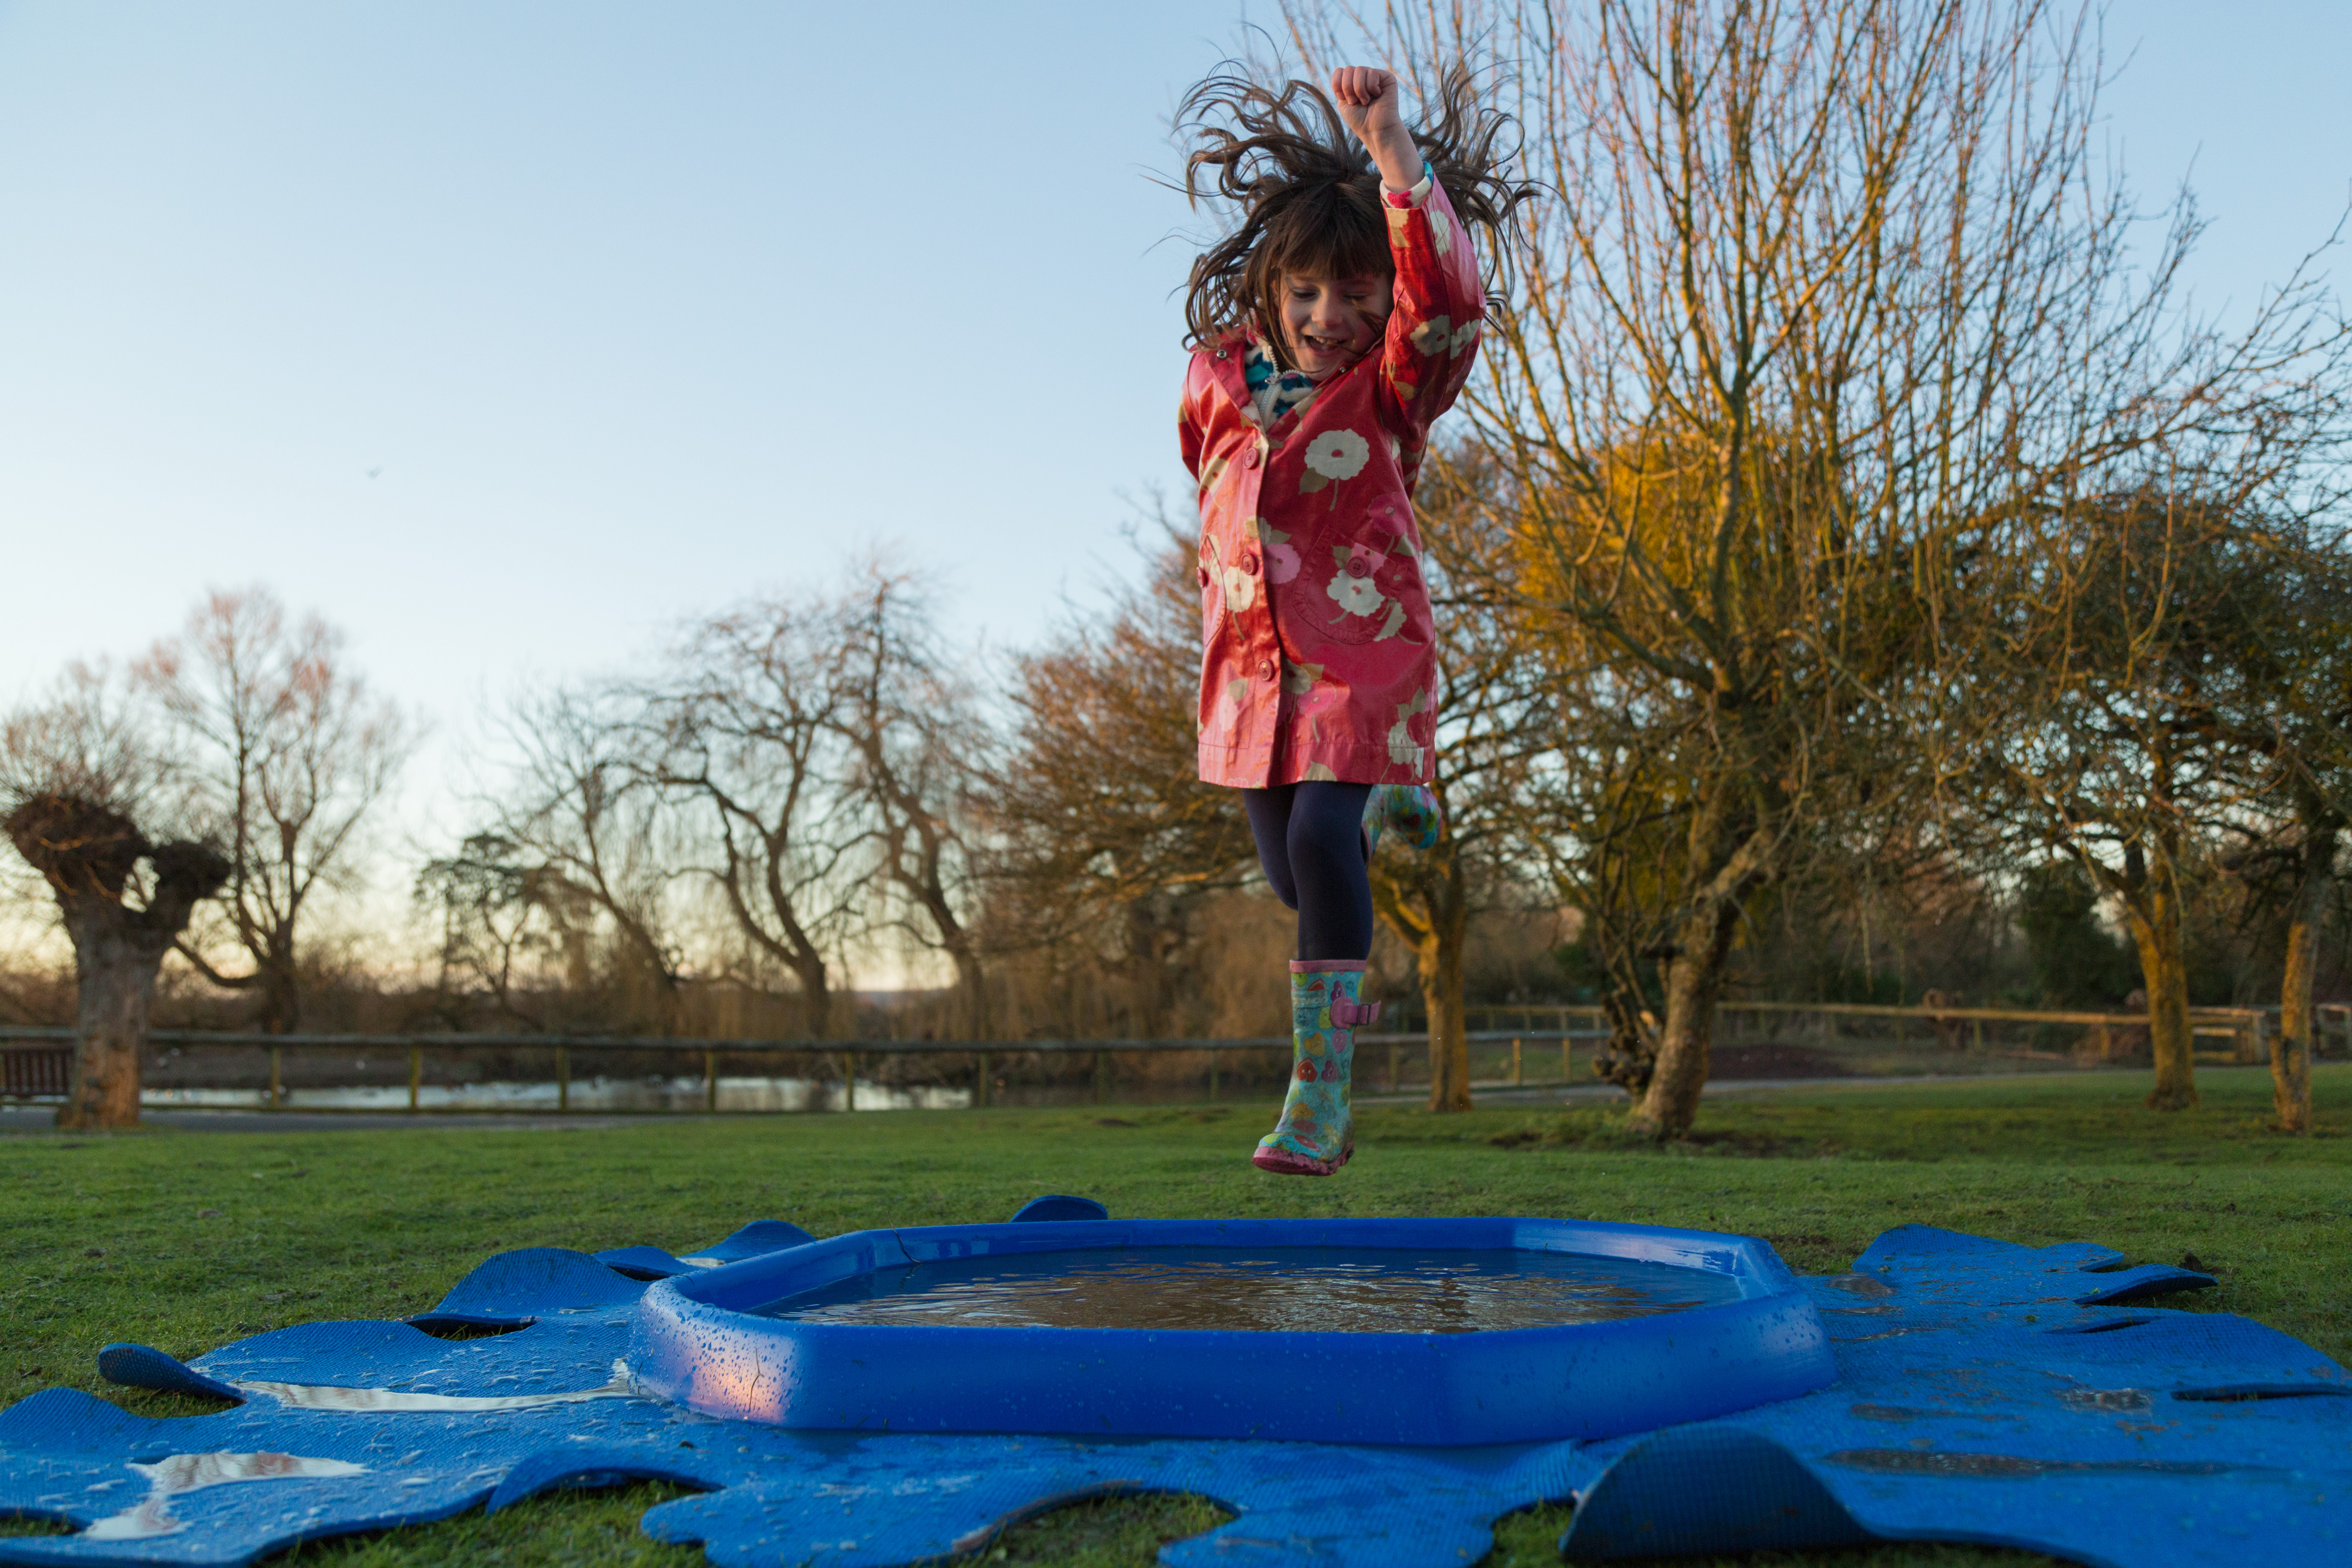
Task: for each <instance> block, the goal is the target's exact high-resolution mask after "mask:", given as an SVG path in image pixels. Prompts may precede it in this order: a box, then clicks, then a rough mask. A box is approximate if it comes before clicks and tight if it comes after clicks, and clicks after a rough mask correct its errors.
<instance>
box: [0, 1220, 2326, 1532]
mask: <svg viewBox="0 0 2352 1568" xmlns="http://www.w3.org/2000/svg"><path fill="white" fill-rule="evenodd" d="M762 1226H774V1228H773V1229H772V1230H763V1229H762V1228H761V1226H747V1227H745V1229H744V1230H743V1231H740V1232H738V1233H737V1234H736V1236H735V1237H730V1238H729V1241H728V1243H720V1244H715V1245H714V1246H713V1247H706V1248H701V1249H690V1250H688V1251H687V1252H684V1253H682V1254H672V1253H667V1252H661V1253H659V1256H660V1257H664V1258H669V1259H670V1260H671V1261H672V1262H674V1263H676V1264H677V1270H674V1271H683V1269H684V1268H689V1267H707V1266H708V1265H707V1264H704V1263H702V1262H701V1261H700V1260H702V1259H706V1258H724V1257H726V1256H727V1255H726V1254H722V1253H721V1252H720V1250H719V1249H720V1247H728V1246H729V1243H736V1244H738V1245H736V1246H735V1247H730V1253H731V1255H732V1256H733V1257H750V1256H756V1255H757V1254H756V1252H755V1251H753V1250H749V1249H748V1248H754V1247H758V1246H760V1245H761V1243H763V1242H765V1241H767V1240H770V1239H774V1240H775V1241H776V1242H777V1244H778V1245H785V1246H788V1245H792V1244H793V1241H794V1240H795V1239H796V1238H797V1237H799V1236H801V1235H803V1234H804V1233H799V1232H797V1231H796V1229H794V1227H790V1226H782V1225H780V1224H778V1223H777V1222H772V1221H771V1222H762ZM656 1252H659V1249H656V1248H642V1249H626V1250H625V1252H624V1253H622V1254H615V1255H605V1256H608V1257H612V1258H614V1262H616V1263H618V1264H619V1265H620V1267H618V1268H616V1267H614V1266H612V1265H610V1264H607V1263H600V1262H598V1261H596V1260H595V1259H594V1258H589V1257H586V1256H585V1255H583V1254H578V1253H569V1252H561V1251H556V1250H554V1249H547V1248H534V1249H529V1250H525V1251H521V1252H509V1253H502V1254H500V1255H499V1256H498V1257H496V1258H491V1259H489V1260H488V1261H487V1262H485V1263H484V1264H483V1265H482V1266H481V1267H480V1268H477V1269H475V1270H474V1271H473V1272H472V1273H471V1274H469V1275H467V1277H466V1278H465V1279H463V1280H460V1281H459V1282H458V1284H457V1286H456V1287H455V1288H454V1289H452V1290H451V1291H450V1292H449V1294H448V1296H447V1297H446V1299H445V1300H443V1301H442V1302H441V1304H440V1305H439V1306H438V1307H436V1309H435V1310H434V1311H433V1312H430V1313H426V1314H423V1315H421V1316H420V1317H419V1318H418V1319H416V1320H415V1321H413V1322H411V1323H386V1322H344V1323H314V1324H307V1325H304V1326H301V1327H298V1328H291V1329H284V1330H279V1331H276V1332H273V1333H268V1334H260V1335H257V1336H255V1337H253V1338H251V1339H246V1340H240V1341H237V1342H235V1343H233V1344H230V1345H226V1346H224V1347H222V1348H221V1349H219V1350H217V1351H215V1352H211V1353H210V1354H208V1355H205V1356H200V1357H198V1358H196V1359H195V1360H194V1362H191V1363H181V1362H179V1361H176V1360H174V1359H173V1358H172V1357H170V1356H167V1355H164V1354H163V1353H162V1352H157V1351H153V1350H151V1349H147V1348H145V1347H142V1346H137V1345H113V1346H109V1347H108V1348H107V1350H106V1352H104V1353H103V1354H102V1356H101V1358H100V1365H101V1368H102V1370H103V1371H104V1372H105V1373H106V1375H107V1376H109V1377H110V1378H111V1379H113V1380H114V1381H116V1382H119V1383H124V1384H132V1385H135V1386H142V1387H152V1388H164V1389H172V1390H176V1391H181V1392H187V1393H205V1394H215V1395H223V1396H227V1397H236V1398H240V1399H242V1400H243V1401H244V1403H242V1404H241V1405H237V1406H236V1407H235V1408H233V1409H229V1410H226V1411H223V1412H220V1413H219V1414H216V1415H198V1416H182V1417H174V1418H171V1419H167V1420H152V1419H149V1418H146V1417H142V1416H137V1415H130V1414H128V1413H127V1412H124V1411H122V1410H121V1409H119V1408H117V1407H116V1406H114V1405H110V1404H108V1403H107V1402H105V1401H103V1400H100V1399H96V1398H92V1397H91V1396H89V1395H88V1394H80V1393H77V1392H73V1391H69V1390H64V1389H48V1390H44V1391H43V1392H41V1393H39V1394H34V1395H33V1396H31V1397H30V1398H27V1399H25V1400H22V1401H20V1402H19V1403H17V1404H16V1405H14V1406H12V1407H10V1408H9V1409H7V1410H6V1411H5V1412H0V1513H7V1514H16V1515H20V1516H30V1517H37V1518H46V1519H51V1520H57V1521H66V1522H68V1523H71V1524H73V1525H76V1526H78V1527H80V1531H81V1532H80V1533H78V1534H74V1535H63V1536H20V1537H12V1538H0V1562H5V1563H126V1564H128V1563H206V1564H214V1563H217V1564H232V1563H249V1562H251V1561H253V1560H254V1559H255V1558H257V1557H259V1556H261V1555H264V1554H265V1553H268V1552H273V1551H277V1550H280V1549H282V1548H284V1547H285V1546H288V1545H289V1544H292V1543H293V1542H297V1541H301V1540H306V1539H311V1538H315V1537H319V1536H325V1535H332V1534H337V1533H341V1532H344V1531H358V1530H373V1529H381V1528H384V1527H386V1526H391V1525H399V1524H410V1523H419V1522H424V1521H431V1520H436V1519H444V1518H447V1517H449V1516H450V1515H452V1514H455V1513H458V1512H462V1511H464V1510H467V1509H470V1508H474V1507H478V1506H488V1507H490V1508H499V1507H503V1506H505V1505H507V1504H509V1503H511V1502H514V1501H516V1500H520V1499H521V1498H525V1497H529V1496H530V1495H532V1494H534V1493H536V1492H539V1491H542V1490H546V1489H551V1488H559V1487H572V1486H582V1485H604V1484H611V1483H613V1482H615V1481H618V1480H623V1479H630V1478H638V1477H646V1478H663V1479H670V1480H674V1481H677V1482H680V1483H683V1484H686V1485H689V1486H693V1487H697V1488H701V1489H705V1490H703V1491H702V1492H701V1493H700V1494H699V1495H697V1496H692V1497H686V1498H680V1499H677V1500H674V1501H670V1502H667V1503H663V1504H661V1505H659V1506H657V1507H656V1508H654V1509H651V1510H648V1511H647V1513H646V1517H645V1521H644V1528H645V1530H646V1532H647V1533H648V1534H649V1535H652V1536H654V1537H656V1539H660V1540H664V1541H674V1542H701V1543H702V1544H703V1546H704V1549H705V1551H706V1552H707V1554H708V1555H709V1558H710V1559H711V1560H712V1561H713V1562H715V1563H722V1564H727V1565H730V1568H733V1565H737V1564H740V1565H744V1568H751V1565H753V1564H786V1563H821V1564H826V1565H829V1568H865V1565H872V1568H894V1565H897V1564H903V1563H916V1562H920V1561H924V1560H929V1559H935V1558H938V1557H940V1556H944V1555H953V1554H955V1553H959V1552H968V1551H971V1550H974V1549H976V1548H978V1547H980V1546H982V1545H983V1544H985V1543H986V1542H987V1541H988V1540H989V1539H990V1538H991V1537H992V1535H993V1534H994V1533H995V1532H996V1531H1000V1530H1002V1529H1003V1528H1004V1527H1005V1526H1006V1525H1007V1524H1009V1523H1013V1522H1015V1521H1019V1520H1021V1519H1023V1518H1026V1517H1029V1516H1031V1515H1033V1514H1035V1513H1037V1512H1040V1511H1042V1510H1045V1509H1047V1508H1050V1507H1053V1506H1055V1505H1056V1504H1058V1503H1061V1502H1064V1501H1068V1500H1074V1499H1077V1498H1082V1497H1090V1496H1102V1495H1110V1494H1118V1493H1129V1492H1152V1491H1173V1492H1197V1493H1202V1494H1205V1495H1207V1496H1209V1497H1212V1498H1213V1499H1215V1500H1218V1501H1219V1502H1221V1503H1223V1505H1224V1506H1225V1507H1227V1508H1228V1509H1231V1510H1234V1512H1235V1513H1236V1515H1237V1517H1236V1518H1234V1520H1233V1521H1230V1522H1228V1523H1227V1524H1225V1525H1223V1526H1222V1527H1220V1528H1219V1529H1217V1530H1214V1531H1210V1532H1208V1533H1206V1534H1203V1535H1201V1536H1197V1537H1194V1538H1193V1539H1192V1540H1190V1541H1184V1542H1177V1543H1175V1544H1173V1545H1171V1546H1170V1547H1168V1548H1167V1549H1166V1550H1165V1551H1163V1552H1162V1553H1161V1559H1162V1561H1163V1562H1166V1563H1169V1564H1171V1568H1207V1564H1209V1563H1212V1562H1216V1563H1232V1562H1234V1561H1237V1560H1246V1561H1259V1560H1263V1561H1266V1562H1269V1563H1272V1562H1276V1561H1280V1562H1282V1563H1310V1564H1318V1565H1319V1564H1329V1565H1332V1568H1343V1565H1344V1568H1421V1565H1426V1568H1438V1565H1440V1564H1444V1565H1446V1568H1461V1564H1464V1563H1471V1562H1475V1560H1476V1559H1478V1558H1479V1557H1480V1556H1482V1555H1484V1554H1485V1552H1486V1551H1487V1550H1488V1547H1489V1545H1490V1543H1491V1536H1490V1534H1489V1531H1488V1526H1489V1525H1490V1523H1491V1522H1492V1521H1494V1520H1496V1518H1498V1517H1500V1516H1501V1515H1503V1514H1505V1513H1508V1512H1510V1511H1512V1510H1517V1509H1520V1508H1524V1507H1527V1506H1528V1505H1530V1504H1533V1503H1537V1502H1541V1501H1557V1500H1568V1499H1571V1498H1573V1499H1574V1500H1576V1501H1577V1503H1578V1509H1577V1512H1576V1514H1575V1516H1574V1518H1573V1521H1572V1523H1571V1525H1570V1529H1569V1531H1568V1533H1567V1535H1566V1536H1565V1537H1564V1538H1563V1540H1562V1543H1561V1544H1562V1547H1563V1550H1564V1551H1565V1552H1566V1553H1567V1554H1568V1555H1569V1556H1570V1557H1571V1558H1573V1559H1593V1560H1597V1559H1606V1558H1610V1557H1618V1556H1629V1555H1646V1554H1664V1553H1672V1552H1714V1551H1727V1550H1743V1549H1754V1548H1762V1547H1796V1546H1827V1545H1838V1544H1853V1543H1861V1542H1870V1541H1901V1540H1916V1541H1961V1542H1984V1543H1987V1544H2000V1545H2012V1546H2021V1547H2028V1548H2032V1549H2037V1550H2040V1551H2043V1552H2050V1553H2052V1554H2053V1555H2056V1556H2061V1557H2065V1558H2069V1559H2072V1560H2074V1561H2077V1562H2082V1563H2098V1564H2115V1565H2119V1568H2121V1565H2129V1568H2171V1565H2173V1564H2209V1563H2210V1564H2224V1563H2242V1562H2244V1561H2246V1560H2248V1558H2249V1557H2251V1556H2252V1555H2254V1554H2256V1553H2259V1555H2260V1556H2261V1558H2262V1559H2263V1563H2264V1568H2304V1565H2305V1564H2309V1565H2313V1568H2316V1565H2319V1564H2328V1565H2330V1568H2336V1565H2340V1564H2342V1563H2346V1562H2347V1561H2352V1375H2347V1373H2346V1372H2345V1370H2344V1369H2343V1368H2342V1367H2340V1366H2338V1365H2336V1363H2334V1362H2332V1361H2330V1360H2328V1359H2327V1358H2326V1356H2323V1355H2321V1354H2320V1353H2319V1352H2316V1351H2314V1350H2312V1349H2311V1348H2310V1347H2308V1346H2306V1345H2304V1344H2302V1343H2300V1342H2297V1341H2294V1340H2292V1339H2290V1338H2288V1337H2287V1336H2285V1335H2284V1334H2280V1333H2277V1332H2275V1331H2272V1330H2269V1329H2266V1328H2264V1327H2263V1326H2262V1325H2260V1324H2258V1323H2254V1322H2252V1321H2248V1320H2245V1319H2242V1318H2238V1317H2233V1316H2228V1315H2223V1314H2205V1313H2184V1312H2177V1311H2168V1310H2163V1309H2159V1308H2150V1307H2146V1306H2142V1305H2139V1304H2138V1303H2139V1302H2142V1301H2145V1300H2150V1299H2153V1298H2155V1297H2157V1296H2160V1295H2161V1294H2163V1293H2165V1292H2166V1291H2168V1290H2174V1289H2185V1288H2193V1287H2196V1286H2200V1285H2205V1284H2210V1282H2211V1281H2210V1278H2208V1277H2206V1276H2203V1275H2198V1274H2192V1273H2189V1272H2187V1271H2184V1270H2180V1269H2169V1268H2128V1269H2127V1268H2120V1267H2119V1266H2120V1265H2121V1263H2122V1262H2123V1259H2122V1258H2121V1257H2120V1255H2118V1254H2116V1253H2114V1252H2112V1251H2110V1250H2108V1249H2106V1248H2104V1247H2090V1246H2079V1245H2078V1246H2067V1247H2042V1248H2028V1247H2016V1246H2012V1245H2011V1244H2008V1243H2004V1242H1998V1241H1990V1240H1985V1239H1983V1238H1980V1237H1968V1236H1962V1235H1958V1234H1957V1233H1954V1232H1950V1231H1942V1230H1935V1229H1931V1228H1928V1227H1926V1226H1903V1227H1901V1228H1899V1229H1896V1230H1893V1231H1889V1232H1887V1233H1886V1234H1885V1236H1882V1237H1879V1239H1878V1240H1877V1241H1876V1242H1874V1244H1873V1245H1872V1246H1871V1247H1870V1249H1869V1251H1868V1252H1866V1253H1864V1256H1863V1257H1862V1258H1860V1259H1858V1260H1857V1262H1856V1264H1855V1267H1854V1270H1853V1273H1852V1274H1850V1275H1845V1276H1837V1277H1829V1278H1821V1277H1815V1278H1811V1279H1808V1280H1807V1282H1806V1283H1807V1288H1808V1289H1809V1290H1811V1293H1812V1294H1813V1296H1814V1299H1815V1300H1816V1302H1817V1304H1818V1305H1819V1307H1820V1308H1821V1310H1822V1313H1823V1315H1824V1318H1825V1320H1826V1321H1828V1322H1830V1323H1831V1324H1832V1328H1831V1334H1832V1339H1833V1340H1834V1342H1835V1348H1836V1352H1837V1357H1838V1363H1839V1372H1840V1375H1839V1379H1838V1381H1837V1383H1836V1384H1833V1385H1832V1386H1831V1387H1829V1388H1827V1389H1824V1390H1822V1391H1821V1392H1820V1393H1818V1394H1810V1395H1807V1396H1806V1397H1804V1398H1801V1399H1795V1400H1790V1401H1787V1402H1785V1403H1782V1404H1779V1405H1768V1406H1764V1407H1762V1408H1759V1409H1756V1410H1751V1411H1748V1412H1745V1413H1742V1414H1740V1415H1732V1416H1727V1417H1723V1418H1720V1419H1717V1420H1713V1421H1706V1422H1699V1423H1694V1424H1691V1425H1687V1426H1674V1427H1667V1428H1664V1429H1663V1430H1660V1431H1656V1432H1651V1433H1645V1434H1639V1435H1635V1436H1625V1437H1618V1438H1612V1439H1610V1440H1608V1441H1606V1442H1601V1443H1591V1444H1577V1443H1553V1444H1533V1445H1518V1446H1514V1447H1501V1448H1489V1449H1467V1450H1465V1449H1412V1448H1342V1447H1328V1446H1320V1445H1309V1444H1274V1443H1254V1442H1219V1441H1192V1440H1137V1441H1129V1442H1117V1443H1090V1442H1077V1441H1071V1440H1066V1439H1057V1438H1038V1437H1004V1436H994V1437H988V1436H932V1437H925V1436H898V1435H884V1434H874V1435H858V1434H824V1433H787V1432H783V1431H780V1430H777V1429H773V1428H769V1427H763V1426H753V1425H750V1424H746V1423H740V1422H723V1421H714V1420H709V1419H707V1418H704V1417H700V1416H698V1415H693V1414H691V1413H689V1412H686V1411H683V1410H680V1409H677V1408H676V1407H674V1406H671V1405H664V1404H660V1403H658V1402H656V1401H654V1400H650V1399H646V1398H643V1397H640V1396H637V1395H635V1394H634V1393H632V1392H631V1391H630V1389H629V1387H628V1385H627V1384H626V1382H625V1380H623V1379H619V1378H617V1377H616V1375H615V1369H614V1363H615V1362H616V1361H617V1360H618V1359H619V1358H620V1356H621V1354H622V1352H623V1351H624V1350H625V1347H626V1344H627V1340H628V1328H629V1321H630V1316H631V1312H632V1310H633V1308H634V1307H635V1301H636V1299H637V1297H638V1295H639V1294H641V1293H642V1292H643V1290H644V1289H646V1277H647V1276H649V1275H653V1274H654V1273H655V1272H656V1271H655V1269H653V1268H645V1267H639V1268H629V1265H630V1264H632V1263H637V1262H639V1255H640V1254H643V1253H656ZM624 1268H626V1269H627V1270H628V1271H627V1272H623V1269H624ZM445 1325H446V1326H458V1325H468V1326H491V1327H499V1328H509V1329H511V1330H512V1331H509V1332H501V1333H498V1334H495V1335H493V1336H491V1337H488V1338H478V1339H467V1340H462V1341H451V1340H445V1339H440V1338H436V1337H435V1336H434V1335H433V1334H432V1333H430V1332H427V1331H426V1330H427V1329H430V1328H435V1327H442V1326H445ZM517 1325H520V1326H517ZM399 1405H409V1406H412V1407H409V1408H398V1407H396V1406H399Z"/></svg>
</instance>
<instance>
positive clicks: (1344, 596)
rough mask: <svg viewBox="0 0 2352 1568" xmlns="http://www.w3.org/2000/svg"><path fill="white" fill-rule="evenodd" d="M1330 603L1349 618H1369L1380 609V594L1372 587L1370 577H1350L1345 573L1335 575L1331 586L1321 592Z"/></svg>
mask: <svg viewBox="0 0 2352 1568" xmlns="http://www.w3.org/2000/svg"><path fill="white" fill-rule="evenodd" d="M1323 592H1324V593H1326V594H1328V595H1330V598H1331V602H1332V603H1333V604H1335V605H1339V608H1340V609H1342V610H1344V611H1345V612H1347V613H1348V614H1349V615H1351V616H1369V615H1370V614H1371V613H1372V612H1373V611H1374V610H1377V609H1379V608H1380V607H1381V591H1380V590H1379V589H1378V588H1375V587H1373V586H1372V580H1371V579H1370V577H1350V576H1349V575H1348V574H1346V573H1345V572H1339V573H1335V574H1333V575H1332V578H1331V585H1330V586H1329V587H1328V588H1326V589H1324V590H1323Z"/></svg>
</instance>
